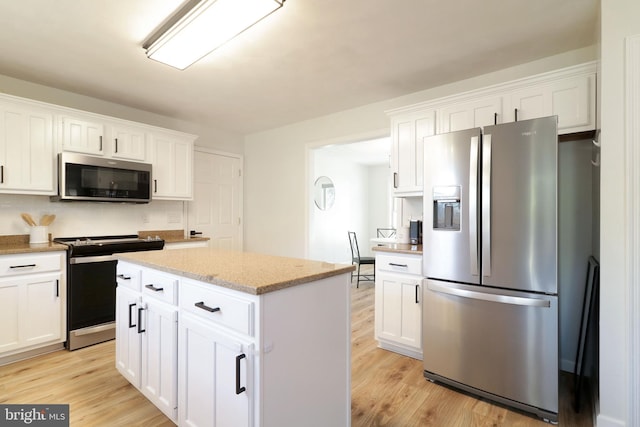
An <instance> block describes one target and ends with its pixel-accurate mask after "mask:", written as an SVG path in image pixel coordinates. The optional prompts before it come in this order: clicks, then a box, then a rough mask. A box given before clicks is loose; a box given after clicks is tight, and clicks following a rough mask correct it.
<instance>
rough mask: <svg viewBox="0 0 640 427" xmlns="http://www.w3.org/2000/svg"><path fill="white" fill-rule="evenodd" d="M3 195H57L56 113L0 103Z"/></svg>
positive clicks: (1, 190)
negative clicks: (6, 193)
mask: <svg viewBox="0 0 640 427" xmlns="http://www.w3.org/2000/svg"><path fill="white" fill-rule="evenodd" d="M0 115H1V116H0V192H11V193H27V194H54V193H55V190H56V186H55V155H54V144H53V114H52V113H51V112H49V111H47V110H41V109H38V108H36V107H30V106H22V105H19V104H14V103H10V102H2V103H0Z"/></svg>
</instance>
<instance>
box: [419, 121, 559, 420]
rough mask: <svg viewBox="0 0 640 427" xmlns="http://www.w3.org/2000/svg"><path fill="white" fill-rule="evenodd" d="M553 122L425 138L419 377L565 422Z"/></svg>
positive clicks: (538, 122)
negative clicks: (560, 381)
mask: <svg viewBox="0 0 640 427" xmlns="http://www.w3.org/2000/svg"><path fill="white" fill-rule="evenodd" d="M557 140H558V139H557V117H556V116H553V117H545V118H540V119H533V120H525V121H520V122H514V123H507V124H501V125H495V126H487V127H484V129H480V128H475V129H469V130H464V131H458V132H452V133H448V134H440V135H434V136H431V137H427V138H425V139H424V153H425V154H424V155H425V163H424V171H425V180H424V198H423V200H424V221H423V253H424V255H423V260H424V261H423V262H424V274H425V276H426V278H425V283H424V287H423V288H424V299H423V346H424V375H425V377H426V378H428V379H430V380H434V381H439V382H443V383H446V384H449V385H451V386H454V387H457V388H460V389H462V390H465V391H467V392H471V393H474V394H477V395H480V396H483V397H486V398H489V399H492V400H495V401H498V402H500V403H503V404H506V405H509V406H513V407H516V408H518V409H521V410H525V411H528V412H531V413H533V414H535V415H537V416H539V417H541V418H543V419H546V420H548V421H557V419H558V280H557V277H558V262H557V258H558V256H557V255H558V254H557V248H558V242H557V240H558V232H557V230H558V200H557V198H558V195H557V194H558V190H557V188H558V184H557V176H558V171H557V169H558V160H557V159H558V155H557V153H558V149H557V142H558V141H557Z"/></svg>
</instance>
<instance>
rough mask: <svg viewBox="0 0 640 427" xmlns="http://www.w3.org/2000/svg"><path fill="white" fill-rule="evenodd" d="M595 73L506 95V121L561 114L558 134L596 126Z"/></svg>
mask: <svg viewBox="0 0 640 427" xmlns="http://www.w3.org/2000/svg"><path fill="white" fill-rule="evenodd" d="M595 91H596V86H595V75H593V74H590V75H584V76H576V77H571V78H564V79H559V80H557V81H554V82H551V83H549V84H546V85H539V86H534V87H530V88H526V89H522V90H516V91H514V92H512V93H510V94H509V95H507V96H505V104H506V115H505V116H506V117H505V118H506V121H508V122H510V121H516V120H527V119H534V118H537V117H546V116H553V115H557V116H558V133H559V134H561V135H562V134H567V133H574V132H583V131H589V130H593V129H595V115H596V109H595Z"/></svg>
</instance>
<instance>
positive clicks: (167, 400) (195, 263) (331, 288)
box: [116, 248, 353, 427]
mask: <svg viewBox="0 0 640 427" xmlns="http://www.w3.org/2000/svg"><path fill="white" fill-rule="evenodd" d="M150 265H154V266H158V267H157V268H150V267H149V266H150ZM352 270H353V267H351V266H348V265H338V264H328V263H324V262H318V261H309V260H302V259H292V258H284V257H275V256H269V255H262V254H252V253H246V252H236V251H224V250H219V249H215V248H195V249H176V250H175V251H148V252H140V253H130V254H121V255H118V278H117V280H118V289H117V292H118V298H117V301H118V307H117V310H118V314H117V320H116V322H117V326H116V330H117V334H116V359H117V361H116V366H117V367H118V370H119V371H120V372H121V373H122V375H124V376H125V377H126V378H127V379H129V380H130V381H131V382H132V383H133V384H134V385H135V386H136V387H138V389H139V390H140V391H141V392H142V393H143V394H144V395H145V396H146V397H147V398H148V399H149V400H150V401H151V402H152V403H153V404H155V405H156V406H157V407H158V408H160V409H161V410H162V411H163V412H164V413H165V414H167V416H169V418H170V419H171V420H172V421H173V422H175V423H176V424H178V425H180V426H206V427H211V426H217V427H223V426H233V427H243V426H252V427H282V426H305V427H326V426H338V427H341V426H349V425H350V424H351V319H350V284H351V281H350V274H351V271H352ZM148 285H153V286H148ZM159 288H163V289H162V291H160V290H158V289H159ZM169 288H171V289H173V291H172V292H173V294H172V295H173V297H172V298H171V299H170V300H171V301H174V302H177V304H169V303H168V302H167V300H166V299H163V297H162V296H161V295H162V292H164V291H166V290H168V289H169ZM170 294H171V292H167V295H170ZM174 372H175V376H174ZM176 387H177V388H176ZM175 390H177V394H175ZM175 396H177V400H175V399H174V398H175ZM174 402H175V403H174Z"/></svg>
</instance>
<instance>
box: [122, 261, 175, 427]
mask: <svg viewBox="0 0 640 427" xmlns="http://www.w3.org/2000/svg"><path fill="white" fill-rule="evenodd" d="M116 280H117V283H118V286H117V288H116V368H117V369H118V371H119V372H120V373H121V374H122V376H124V377H125V378H126V379H127V380H128V381H129V382H130V383H131V384H132V385H134V386H135V387H136V388H137V389H138V390H140V391H141V392H142V394H144V395H145V396H146V397H147V399H149V400H150V401H151V402H153V403H154V404H155V405H156V406H157V407H158V408H159V409H160V410H161V411H162V412H163V413H164V414H165V415H166V416H167V417H169V418H170V419H171V420H172V421H174V422H176V421H177V419H178V349H177V348H178V307H177V305H175V304H174V301H175V286H177V282H178V278H177V277H176V276H173V275H170V274H166V273H161V272H157V271H155V270H151V269H148V268H143V267H138V266H135V265H132V264H128V263H124V262H118V272H117V278H116Z"/></svg>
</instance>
